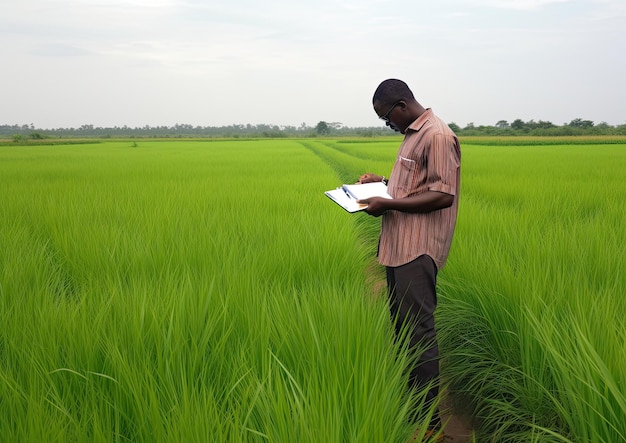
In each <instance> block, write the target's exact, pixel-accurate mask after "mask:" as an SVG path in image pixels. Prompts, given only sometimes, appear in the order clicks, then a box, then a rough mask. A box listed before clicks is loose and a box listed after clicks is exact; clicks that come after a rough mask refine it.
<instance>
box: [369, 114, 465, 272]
mask: <svg viewBox="0 0 626 443" xmlns="http://www.w3.org/2000/svg"><path fill="white" fill-rule="evenodd" d="M460 173H461V147H460V145H459V140H458V138H457V137H456V135H455V134H454V132H452V130H451V129H450V128H449V127H448V125H447V124H446V123H445V122H444V121H443V120H441V119H440V118H439V117H437V116H435V114H434V113H433V112H432V110H431V109H427V110H426V112H424V113H423V114H422V115H421V116H420V117H419V118H418V119H417V120H415V121H414V122H413V123H411V125H410V126H409V127H408V128H407V130H406V131H405V136H404V140H403V142H402V145H401V146H400V149H399V151H398V156H397V158H396V162H395V164H394V166H393V169H392V171H391V177H390V178H389V184H388V192H389V194H390V195H391V196H392V197H393V198H404V197H409V196H413V195H416V194H420V193H422V192H425V191H438V192H443V193H446V194H450V195H453V196H455V198H454V202H453V203H452V206H450V207H448V208H444V209H440V210H437V211H432V212H428V213H424V214H411V213H406V212H400V211H387V212H386V213H385V214H384V215H383V220H382V227H381V233H380V242H379V246H378V261H379V262H380V264H382V265H384V266H390V267H397V266H401V265H404V264H406V263H409V262H410V261H412V260H414V259H416V258H417V257H419V256H420V255H423V254H427V255H429V256H430V257H432V259H433V261H434V262H435V264H436V265H437V268H438V269H441V268H442V267H443V266H444V265H445V263H446V259H447V258H448V251H449V250H450V244H451V243H452V235H453V233H454V226H455V224H456V215H457V210H458V203H459V199H458V195H459V186H460V181H461V179H460Z"/></svg>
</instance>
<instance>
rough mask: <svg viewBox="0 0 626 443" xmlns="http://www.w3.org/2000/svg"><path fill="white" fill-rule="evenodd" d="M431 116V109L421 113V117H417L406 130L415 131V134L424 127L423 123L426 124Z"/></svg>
mask: <svg viewBox="0 0 626 443" xmlns="http://www.w3.org/2000/svg"><path fill="white" fill-rule="evenodd" d="M432 115H433V110H432V109H431V108H428V109H426V110H425V111H424V112H423V113H422V115H420V116H419V117H417V119H415V121H414V122H413V123H411V124H410V125H409V127H408V128H407V129H410V130H411V131H415V132H417V131H419V130H420V129H422V126H424V123H426V122H427V121H428V119H430V118H431V117H432Z"/></svg>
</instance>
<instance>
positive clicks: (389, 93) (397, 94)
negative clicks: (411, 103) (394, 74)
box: [372, 78, 415, 105]
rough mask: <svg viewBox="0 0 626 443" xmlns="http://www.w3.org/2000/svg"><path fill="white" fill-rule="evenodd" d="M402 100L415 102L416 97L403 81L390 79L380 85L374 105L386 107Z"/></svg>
mask: <svg viewBox="0 0 626 443" xmlns="http://www.w3.org/2000/svg"><path fill="white" fill-rule="evenodd" d="M400 100H415V96H414V95H413V92H411V90H410V89H409V86H408V85H407V84H406V83H404V82H403V81H402V80H398V79H395V78H390V79H387V80H385V81H383V82H382V83H381V84H380V85H378V88H376V92H374V97H373V98H372V103H376V102H379V103H381V104H384V105H392V104H394V103H397V102H399V101H400Z"/></svg>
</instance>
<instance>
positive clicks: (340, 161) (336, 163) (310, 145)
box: [299, 141, 359, 183]
mask: <svg viewBox="0 0 626 443" xmlns="http://www.w3.org/2000/svg"><path fill="white" fill-rule="evenodd" d="M299 143H300V144H301V145H302V146H303V147H304V148H305V149H308V150H309V151H311V152H312V153H313V154H315V155H316V156H317V157H319V158H320V159H321V160H322V161H323V162H324V163H326V164H327V165H329V166H330V167H331V168H332V169H333V170H334V171H335V173H336V174H337V176H338V177H339V180H340V181H341V182H343V183H347V182H350V181H354V177H355V176H358V174H359V172H358V171H357V168H356V167H355V165H354V160H358V159H359V158H358V157H356V156H354V155H351V154H348V153H346V152H344V151H341V150H339V149H337V148H336V147H335V146H333V145H332V144H330V143H324V142H319V141H315V142H309V141H300V142H299Z"/></svg>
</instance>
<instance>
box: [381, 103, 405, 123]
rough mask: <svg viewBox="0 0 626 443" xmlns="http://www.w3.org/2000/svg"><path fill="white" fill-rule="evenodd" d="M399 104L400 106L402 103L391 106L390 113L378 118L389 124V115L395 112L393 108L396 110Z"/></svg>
mask: <svg viewBox="0 0 626 443" xmlns="http://www.w3.org/2000/svg"><path fill="white" fill-rule="evenodd" d="M399 104H400V102H395V103H394V104H393V105H391V108H389V111H387V112H386V113H385V115H382V116H380V117H378V118H379V119H381V120H384V121H386V122H389V114H391V111H393V108H395V107H396V106H398V105H399Z"/></svg>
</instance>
